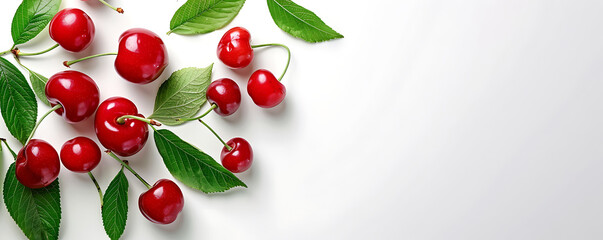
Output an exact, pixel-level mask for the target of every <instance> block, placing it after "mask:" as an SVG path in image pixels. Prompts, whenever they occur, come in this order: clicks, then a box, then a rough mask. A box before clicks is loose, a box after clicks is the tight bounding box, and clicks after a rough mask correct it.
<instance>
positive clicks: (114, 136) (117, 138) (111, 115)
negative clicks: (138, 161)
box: [94, 97, 149, 157]
mask: <svg viewBox="0 0 603 240" xmlns="http://www.w3.org/2000/svg"><path fill="white" fill-rule="evenodd" d="M123 115H135V116H139V117H143V116H142V115H141V114H139V113H138V109H137V108H136V105H134V103H132V102H131V101H130V100H128V99H126V98H123V97H112V98H109V99H107V100H105V101H103V102H102V103H101V104H100V106H99V107H98V110H97V111H96V116H95V119H94V130H95V131H96V136H97V137H98V140H99V141H100V143H101V144H102V145H103V146H104V147H105V148H107V149H109V150H111V151H113V152H114V153H116V154H117V155H120V156H124V157H127V156H131V155H134V154H135V153H137V152H138V151H140V149H142V147H144V144H145V143H146V142H147V138H148V136H149V129H148V127H147V123H145V122H142V121H139V120H135V119H130V118H127V119H125V122H124V123H123V124H120V123H117V118H119V117H121V116H123Z"/></svg>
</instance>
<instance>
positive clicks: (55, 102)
mask: <svg viewBox="0 0 603 240" xmlns="http://www.w3.org/2000/svg"><path fill="white" fill-rule="evenodd" d="M49 32H50V37H51V38H52V39H53V40H54V41H56V42H57V43H58V45H60V46H61V47H63V48H64V49H65V50H68V51H71V52H79V51H82V50H84V49H86V48H87V47H88V46H90V44H91V43H92V40H93V39H94V34H95V27H94V23H93V21H92V19H91V18H90V17H89V16H88V15H87V14H86V13H85V12H84V11H82V10H80V9H73V8H71V9H63V10H61V11H60V12H58V13H57V14H56V15H55V16H54V18H53V19H52V20H51V22H50V26H49ZM101 55H117V57H116V59H115V70H116V71H117V73H118V74H119V75H120V76H122V77H123V78H124V79H126V80H128V81H130V82H133V83H139V84H143V83H149V82H151V81H153V80H155V79H157V78H158V77H159V76H160V75H161V73H162V72H163V70H164V69H165V67H166V66H167V64H168V57H167V50H166V48H165V45H164V44H163V41H162V40H161V38H159V36H157V34H155V33H153V32H151V31H149V30H146V29H140V28H137V29H130V30H127V31H125V32H124V33H123V34H122V35H121V36H120V38H119V50H118V53H111V54H101ZM88 58H91V57H87V58H85V59H88ZM81 60H83V59H79V60H76V61H71V62H65V65H70V64H73V63H76V62H78V61H81ZM45 93H46V97H47V99H48V101H49V102H50V104H51V105H52V109H51V111H50V112H52V111H55V112H56V113H58V114H59V115H61V116H62V117H63V118H64V119H65V121H67V122H69V123H77V122H81V121H83V120H85V119H87V118H89V117H91V116H92V115H93V114H94V113H95V112H96V115H95V121H94V129H95V132H96V136H97V137H98V140H99V142H100V143H101V144H102V145H103V146H104V147H105V148H107V149H108V150H107V153H108V154H109V155H111V156H112V157H114V158H115V159H116V160H118V161H119V162H120V163H121V164H122V165H123V166H124V167H126V168H127V169H128V170H130V171H132V172H133V173H134V174H135V175H136V176H137V177H139V175H138V174H137V173H136V172H135V171H134V170H133V169H131V168H130V167H129V166H128V165H127V163H126V162H124V161H122V160H121V159H119V158H118V157H117V156H116V155H115V154H117V155H120V156H123V157H126V156H131V155H134V154H135V153H137V152H138V151H140V150H141V149H142V148H143V146H144V145H145V143H146V141H147V138H148V126H147V122H149V121H148V119H145V118H144V117H143V116H142V115H141V114H139V113H138V109H137V108H136V106H135V105H134V103H132V102H131V101H130V100H128V99H126V98H123V97H112V98H109V99H106V100H105V101H103V102H102V103H100V105H99V102H100V101H99V89H98V86H97V85H96V83H95V81H94V80H93V79H92V78H90V77H89V76H87V75H86V74H84V73H81V72H78V71H72V70H68V71H63V72H59V73H57V74H55V75H53V76H52V77H50V78H49V79H48V82H47V83H46V88H45ZM50 112H48V113H47V114H46V115H44V116H43V117H42V118H41V119H40V120H39V121H38V123H37V124H36V127H35V128H37V126H38V125H39V124H40V123H41V121H42V120H43V119H44V118H45V117H46V116H47V115H48V114H49V113H50ZM137 119H139V120H137ZM34 132H35V129H34V131H32V134H31V136H33V134H34ZM31 136H30V137H29V139H28V141H27V142H26V143H25V146H24V147H23V148H22V149H21V150H20V151H19V153H18V155H17V161H16V177H17V179H18V180H19V182H21V183H22V184H23V185H24V186H26V187H29V188H34V189H35V188H42V187H46V186H48V185H49V184H51V183H52V182H53V181H54V180H55V179H56V178H57V177H58V175H59V170H60V163H59V162H62V163H63V165H64V166H65V168H67V169H69V170H71V171H74V172H82V173H88V174H89V175H90V177H91V178H92V180H93V181H94V182H95V184H97V183H96V180H95V179H94V176H93V175H92V174H91V173H90V171H91V170H93V169H94V168H95V167H96V166H97V165H98V163H99V162H100V159H101V150H100V148H99V147H98V145H97V144H96V143H95V142H94V141H93V140H91V139H89V138H86V137H76V138H74V139H71V140H69V141H67V142H66V143H65V144H64V145H63V146H62V148H61V151H60V161H59V154H57V152H56V150H55V149H54V148H53V147H52V146H51V145H50V144H49V143H48V142H46V141H44V140H39V139H31ZM139 179H140V180H141V181H142V182H143V183H144V184H145V186H147V188H148V190H147V191H145V192H144V193H142V194H141V195H140V197H139V201H138V203H139V208H140V211H141V212H142V214H143V215H144V216H145V217H146V218H147V219H149V220H150V221H152V222H155V223H161V224H168V223H171V222H173V221H174V220H175V219H176V217H177V216H178V214H179V213H180V212H181V211H182V208H183V206H184V197H183V195H182V191H181V190H180V188H179V187H178V185H176V184H175V183H174V182H173V181H171V180H168V179H161V180H159V181H157V182H156V183H155V184H154V185H153V186H150V185H149V184H148V183H147V182H146V181H144V179H142V178H140V177H139ZM97 188H98V190H99V193H101V191H100V187H99V186H98V184H97ZM101 201H102V199H101Z"/></svg>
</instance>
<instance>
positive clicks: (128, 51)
mask: <svg viewBox="0 0 603 240" xmlns="http://www.w3.org/2000/svg"><path fill="white" fill-rule="evenodd" d="M49 32H50V37H51V38H52V39H53V40H55V41H56V42H57V43H58V44H59V45H60V46H61V47H63V48H64V49H66V50H68V51H71V52H79V51H82V50H84V49H86V48H87V47H88V46H90V44H91V43H92V40H93V38H94V34H95V28H94V23H93V21H92V19H91V18H90V17H89V16H88V15H87V14H86V13H85V12H84V11H82V10H80V9H76V8H68V9H63V10H61V11H60V12H58V13H57V14H56V15H55V16H54V17H53V19H52V20H51V22H50V27H49ZM107 55H117V57H116V58H115V64H114V66H115V70H116V71H117V73H118V74H119V75H120V76H121V77H123V78H124V79H126V80H128V81H130V82H133V83H138V84H146V83H150V82H152V81H154V80H155V79H157V78H158V77H159V76H160V75H161V73H163V70H165V68H166V67H167V65H168V55H167V49H166V48H165V44H164V43H163V41H162V40H161V38H160V37H159V36H158V35H157V34H155V33H153V32H151V31H149V30H147V29H142V28H133V29H130V30H127V31H125V32H124V33H122V34H121V36H120V37H119V47H118V52H117V53H103V54H97V55H93V56H89V57H84V58H82V59H77V60H73V61H65V62H64V63H63V64H64V65H65V66H67V67H69V66H71V65H72V64H75V63H77V62H80V61H83V60H86V59H90V58H93V57H98V56H107Z"/></svg>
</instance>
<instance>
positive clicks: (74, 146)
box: [61, 137, 101, 173]
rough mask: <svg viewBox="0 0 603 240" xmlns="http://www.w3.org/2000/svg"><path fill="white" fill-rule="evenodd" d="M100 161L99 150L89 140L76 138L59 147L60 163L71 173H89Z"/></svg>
mask: <svg viewBox="0 0 603 240" xmlns="http://www.w3.org/2000/svg"><path fill="white" fill-rule="evenodd" d="M100 160H101V151H100V148H98V145H96V143H95V142H94V141H92V140H91V139H90V138H87V137H76V138H74V139H71V140H69V141H67V142H65V144H63V147H61V162H62V163H63V166H65V167H66V168H67V169H69V170H71V171H74V172H81V173H86V172H90V171H92V169H94V168H95V167H96V166H97V165H98V163H99V162H100Z"/></svg>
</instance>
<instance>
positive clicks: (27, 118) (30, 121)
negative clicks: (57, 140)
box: [0, 57, 38, 144]
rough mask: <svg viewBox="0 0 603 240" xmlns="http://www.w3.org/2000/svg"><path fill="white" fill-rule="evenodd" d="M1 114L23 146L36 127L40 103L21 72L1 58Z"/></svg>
mask: <svg viewBox="0 0 603 240" xmlns="http://www.w3.org/2000/svg"><path fill="white" fill-rule="evenodd" d="M0 112H1V113H2V118H4V123H6V126H7V127H8V130H9V131H10V133H11V134H12V135H13V136H15V138H17V139H18V140H19V141H20V142H21V143H22V144H25V141H27V137H29V134H30V133H31V131H32V130H33V127H34V125H36V118H37V116H38V103H37V102H36V97H35V95H34V93H33V91H32V90H31V88H30V87H29V84H27V80H25V77H24V76H23V74H21V72H19V70H18V69H17V68H16V67H15V65H13V64H12V63H10V62H9V61H7V60H6V59H4V58H2V57H0Z"/></svg>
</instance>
